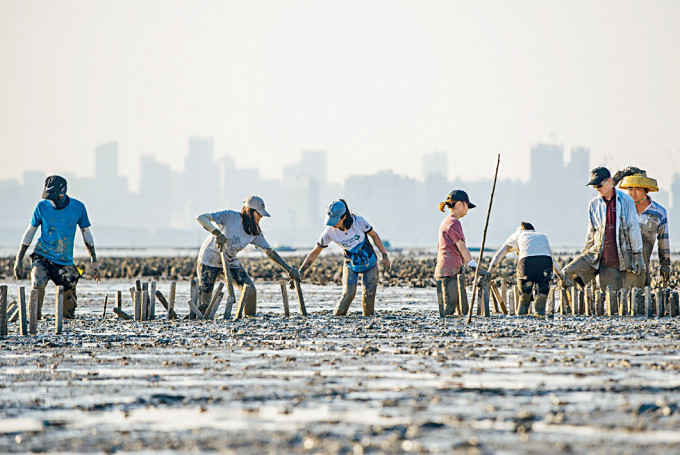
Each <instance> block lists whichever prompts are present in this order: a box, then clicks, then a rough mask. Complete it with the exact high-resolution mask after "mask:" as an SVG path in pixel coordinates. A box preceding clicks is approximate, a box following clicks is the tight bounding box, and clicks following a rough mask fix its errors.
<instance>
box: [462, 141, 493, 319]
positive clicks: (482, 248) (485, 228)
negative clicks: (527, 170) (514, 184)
mask: <svg viewBox="0 0 680 455" xmlns="http://www.w3.org/2000/svg"><path fill="white" fill-rule="evenodd" d="M500 164H501V154H500V153H499V154H498V159H497V160H496V173H495V175H494V177H493V187H492V188H491V197H489V209H488V210H487V212H486V222H485V223H484V233H483V234H482V247H481V248H480V249H479V261H477V268H475V278H474V281H473V282H472V286H473V289H474V286H475V285H476V283H477V276H479V268H480V267H481V266H482V259H483V257H484V245H485V244H486V230H487V229H488V227H489V217H490V216H491V206H492V205H493V194H494V192H495V191H496V180H497V179H498V167H499V166H500ZM475 295H476V294H475V293H474V292H473V293H472V304H471V305H470V308H469V309H468V317H467V323H468V324H469V323H470V322H472V307H473V306H474V305H475Z"/></svg>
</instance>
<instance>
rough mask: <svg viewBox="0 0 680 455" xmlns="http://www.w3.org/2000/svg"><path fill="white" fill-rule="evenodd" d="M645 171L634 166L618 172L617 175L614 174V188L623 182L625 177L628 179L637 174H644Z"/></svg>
mask: <svg viewBox="0 0 680 455" xmlns="http://www.w3.org/2000/svg"><path fill="white" fill-rule="evenodd" d="M644 172H645V171H643V170H642V169H639V168H636V167H634V166H628V167H627V168H625V169H622V170H620V171H617V172H616V174H614V177H612V182H613V184H614V186H616V185H618V184H619V182H620V181H621V180H623V178H624V177H628V176H629V175H635V174H642V173H644Z"/></svg>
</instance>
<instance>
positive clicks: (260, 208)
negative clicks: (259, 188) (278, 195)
mask: <svg viewBox="0 0 680 455" xmlns="http://www.w3.org/2000/svg"><path fill="white" fill-rule="evenodd" d="M243 206H244V207H248V208H249V209H254V210H257V213H259V214H260V215H262V216H271V215H270V214H269V212H267V211H266V210H265V209H264V201H263V200H262V198H261V197H260V196H249V197H248V198H247V199H246V200H245V201H243Z"/></svg>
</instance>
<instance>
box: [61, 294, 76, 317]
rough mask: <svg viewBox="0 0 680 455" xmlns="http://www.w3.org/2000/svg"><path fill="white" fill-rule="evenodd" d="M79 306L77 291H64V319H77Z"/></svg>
mask: <svg viewBox="0 0 680 455" xmlns="http://www.w3.org/2000/svg"><path fill="white" fill-rule="evenodd" d="M77 306H78V297H76V291H75V289H69V290H68V291H64V313H63V314H64V317H65V318H66V319H74V318H75V317H76V307H77Z"/></svg>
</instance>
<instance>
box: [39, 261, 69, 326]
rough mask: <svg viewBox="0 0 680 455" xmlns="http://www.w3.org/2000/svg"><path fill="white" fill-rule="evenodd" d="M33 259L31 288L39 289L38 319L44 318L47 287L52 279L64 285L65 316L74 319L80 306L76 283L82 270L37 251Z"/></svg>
mask: <svg viewBox="0 0 680 455" xmlns="http://www.w3.org/2000/svg"><path fill="white" fill-rule="evenodd" d="M31 260H32V266H31V289H36V290H37V291H38V319H41V318H42V305H43V300H44V299H45V288H46V287H47V283H49V282H50V281H52V282H53V283H54V284H55V285H57V286H63V287H64V309H63V316H64V317H65V318H67V319H73V318H74V317H75V315H76V307H77V306H78V298H77V297H76V285H77V284H78V280H79V279H80V272H78V269H77V268H76V266H75V265H73V264H71V265H62V264H57V263H54V262H52V261H50V260H49V259H47V258H45V257H43V256H40V255H38V254H35V253H34V254H32V255H31Z"/></svg>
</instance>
